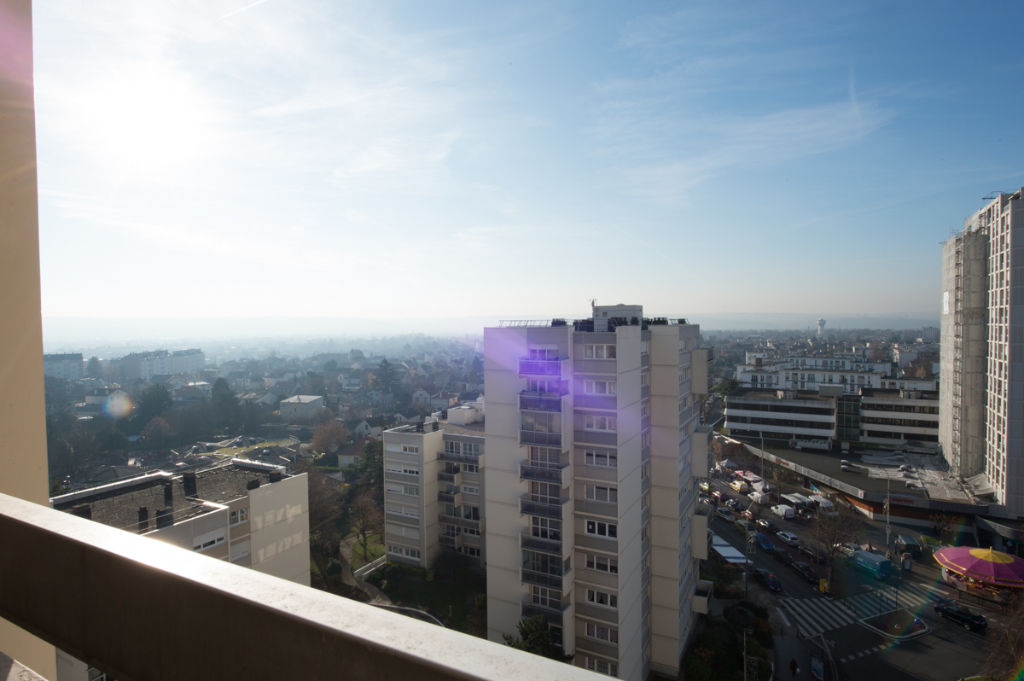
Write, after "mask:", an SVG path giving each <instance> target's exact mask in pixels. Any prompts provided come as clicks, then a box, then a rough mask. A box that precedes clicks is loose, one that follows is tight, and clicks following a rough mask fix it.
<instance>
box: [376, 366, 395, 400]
mask: <svg viewBox="0 0 1024 681" xmlns="http://www.w3.org/2000/svg"><path fill="white" fill-rule="evenodd" d="M374 379H375V381H376V384H377V387H378V388H379V389H380V390H381V391H383V392H386V393H390V392H392V391H393V390H394V388H395V368H394V367H393V366H391V363H390V362H388V360H387V359H382V360H381V361H380V364H378V365H377V371H376V372H375V373H374Z"/></svg>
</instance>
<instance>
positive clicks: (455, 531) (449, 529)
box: [442, 524, 460, 537]
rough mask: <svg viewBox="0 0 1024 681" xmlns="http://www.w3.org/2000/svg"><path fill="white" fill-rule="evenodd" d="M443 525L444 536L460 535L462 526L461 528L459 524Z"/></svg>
mask: <svg viewBox="0 0 1024 681" xmlns="http://www.w3.org/2000/svg"><path fill="white" fill-rule="evenodd" d="M442 527H443V534H444V536H446V537H457V536H459V530H460V528H459V526H458V525H448V524H444V525H443V526H442Z"/></svg>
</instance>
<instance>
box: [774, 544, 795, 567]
mask: <svg viewBox="0 0 1024 681" xmlns="http://www.w3.org/2000/svg"><path fill="white" fill-rule="evenodd" d="M772 555H773V556H774V557H775V560H777V561H779V562H780V563H782V564H783V565H792V564H793V556H791V555H789V551H787V550H786V549H784V548H782V547H781V546H776V547H775V548H774V549H773V550H772Z"/></svg>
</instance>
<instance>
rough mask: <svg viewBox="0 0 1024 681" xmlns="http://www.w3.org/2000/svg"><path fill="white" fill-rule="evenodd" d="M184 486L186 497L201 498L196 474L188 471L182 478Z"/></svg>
mask: <svg viewBox="0 0 1024 681" xmlns="http://www.w3.org/2000/svg"><path fill="white" fill-rule="evenodd" d="M181 482H182V485H184V487H185V496H186V497H197V496H199V492H198V488H197V486H196V474H195V472H194V471H188V472H186V473H185V474H184V475H182V476H181Z"/></svg>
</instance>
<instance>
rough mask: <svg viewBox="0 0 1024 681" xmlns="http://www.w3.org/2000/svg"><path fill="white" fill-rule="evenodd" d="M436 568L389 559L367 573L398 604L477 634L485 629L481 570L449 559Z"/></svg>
mask: <svg viewBox="0 0 1024 681" xmlns="http://www.w3.org/2000/svg"><path fill="white" fill-rule="evenodd" d="M449 562H451V563H454V565H447V564H446V565H441V566H439V567H438V568H437V569H436V570H430V571H427V570H424V569H423V568H416V567H409V566H406V565H398V564H396V563H389V564H387V565H385V566H384V567H383V568H381V569H380V570H377V571H376V572H375V573H373V575H371V576H370V581H371V582H372V583H373V584H374V585H376V586H377V587H378V588H379V589H380V590H381V591H383V592H384V593H386V594H387V595H388V597H389V598H391V600H392V601H394V602H395V603H396V604H398V605H407V606H412V607H416V608H420V609H421V610H426V611H428V612H430V613H431V614H432V615H434V616H435V617H437V618H438V619H440V620H441V621H442V622H444V623H445V625H446V626H448V627H451V628H452V629H457V630H459V631H464V632H466V633H469V634H474V635H477V636H481V635H484V634H485V633H486V626H487V618H486V613H485V610H484V603H483V601H484V599H483V598H478V596H480V595H482V594H485V593H486V587H485V585H484V577H483V573H482V571H474V570H472V569H470V568H469V567H468V565H466V564H465V563H464V562H462V561H449Z"/></svg>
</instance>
